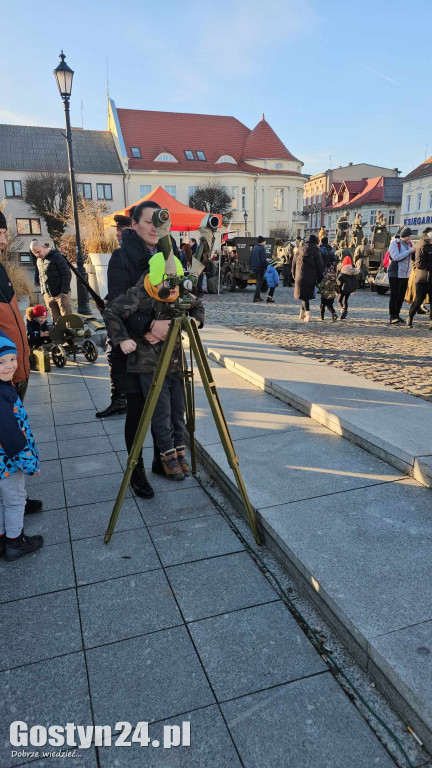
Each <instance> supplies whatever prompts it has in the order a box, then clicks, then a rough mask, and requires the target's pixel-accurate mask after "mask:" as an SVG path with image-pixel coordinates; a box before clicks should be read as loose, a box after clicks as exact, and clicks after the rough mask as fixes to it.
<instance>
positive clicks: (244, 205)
mask: <svg viewBox="0 0 432 768" xmlns="http://www.w3.org/2000/svg"><path fill="white" fill-rule="evenodd" d="M241 207H242V211H245V210H246V187H242V188H241Z"/></svg>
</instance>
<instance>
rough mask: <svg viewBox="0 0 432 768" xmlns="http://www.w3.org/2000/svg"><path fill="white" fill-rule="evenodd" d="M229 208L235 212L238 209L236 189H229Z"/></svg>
mask: <svg viewBox="0 0 432 768" xmlns="http://www.w3.org/2000/svg"><path fill="white" fill-rule="evenodd" d="M231 207H232V208H233V209H234V210H235V209H236V208H238V203H237V187H231Z"/></svg>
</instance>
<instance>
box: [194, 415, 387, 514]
mask: <svg viewBox="0 0 432 768" xmlns="http://www.w3.org/2000/svg"><path fill="white" fill-rule="evenodd" d="M222 404H223V401H222ZM197 440H198V441H199V442H200V440H201V428H200V425H199V423H198V428H197ZM234 446H235V450H236V453H237V455H238V457H239V460H240V465H239V466H240V471H241V473H242V476H243V480H244V482H245V484H246V488H247V489H248V493H249V497H250V500H251V503H252V505H253V506H254V507H256V508H257V509H263V508H265V507H270V506H275V505H277V504H281V503H283V502H291V501H299V500H301V499H308V498H314V497H316V496H323V495H326V494H328V493H335V492H340V491H349V490H352V489H354V488H359V487H366V486H368V485H375V484H379V483H385V482H390V481H393V480H396V479H397V478H398V477H401V475H400V473H397V472H396V470H395V469H393V468H392V467H390V466H389V465H388V464H385V463H384V462H381V461H380V460H379V459H377V458H376V457H375V456H372V455H371V454H368V453H366V452H365V451H363V450H362V449H361V448H358V447H357V446H354V445H352V444H351V443H349V442H347V441H346V440H344V439H343V438H342V437H339V436H337V435H335V434H333V433H332V432H329V431H328V430H326V429H324V428H322V427H318V428H317V429H316V431H315V433H314V434H310V433H306V434H305V433H304V432H303V431H302V430H296V431H293V432H281V433H280V434H277V435H275V434H272V435H267V437H263V438H249V439H247V440H236V441H235V442H234ZM205 451H206V453H207V455H208V456H209V457H210V459H211V460H212V461H213V462H214V463H215V464H216V465H217V466H218V467H219V468H220V470H221V471H222V473H223V474H224V475H225V476H227V477H228V478H229V479H230V480H232V483H235V480H234V475H233V474H232V471H231V469H230V468H229V465H228V461H227V459H226V456H225V452H224V449H223V447H222V445H220V444H214V445H209V446H206V447H205ZM257 481H258V482H257Z"/></svg>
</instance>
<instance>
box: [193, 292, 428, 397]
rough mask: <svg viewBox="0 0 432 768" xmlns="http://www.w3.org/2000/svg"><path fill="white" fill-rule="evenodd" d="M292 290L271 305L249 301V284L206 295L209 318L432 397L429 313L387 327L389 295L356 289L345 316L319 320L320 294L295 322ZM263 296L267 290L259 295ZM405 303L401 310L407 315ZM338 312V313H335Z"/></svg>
mask: <svg viewBox="0 0 432 768" xmlns="http://www.w3.org/2000/svg"><path fill="white" fill-rule="evenodd" d="M293 291H294V289H293V288H283V287H282V286H279V287H278V288H277V289H276V292H275V301H276V303H275V304H267V303H266V302H265V301H263V303H262V304H253V303H252V298H253V291H252V288H247V289H246V290H245V291H236V292H235V293H224V294H222V295H221V296H215V295H208V296H206V297H205V303H206V310H207V322H208V323H214V324H221V323H222V324H223V325H227V326H229V327H230V328H233V329H235V330H237V331H244V332H245V333H249V334H251V335H252V336H255V337H257V338H258V339H261V340H262V341H267V342H270V343H272V344H276V345H277V346H279V347H283V348H284V349H289V350H291V351H292V352H296V353H299V354H301V355H306V356H307V357H312V358H314V359H315V360H319V361H320V362H323V363H327V364H328V365H335V366H336V367H338V368H342V369H343V370H344V371H348V372H349V373H356V374H358V375H359V376H364V377H365V378H367V379H373V381H379V382H381V383H382V384H387V385H388V386H390V387H393V388H394V389H399V390H401V391H403V392H408V393H409V394H412V395H416V396H417V397H422V398H423V399H425V400H429V401H432V354H431V351H432V332H431V331H429V330H428V328H429V317H428V316H427V315H417V316H416V317H415V319H414V328H413V329H412V330H410V329H408V328H406V327H405V326H404V325H397V326H394V325H389V322H388V321H389V315H388V302H389V299H388V295H385V296H379V295H378V294H376V293H372V292H371V291H369V290H358V291H357V292H356V293H355V294H354V295H353V296H351V298H350V306H349V313H348V317H347V319H346V320H344V321H342V322H341V321H337V322H336V323H333V322H332V321H331V319H330V315H329V314H328V313H327V312H326V317H325V320H324V322H321V320H320V319H319V297H318V298H317V299H316V300H315V301H312V302H311V322H310V323H304V322H301V321H299V319H298V313H299V309H300V302H298V301H295V300H294V298H293ZM262 295H263V298H264V299H265V296H266V294H262ZM407 308H408V305H407V304H405V305H404V307H403V309H402V316H403V317H405V316H406V315H407ZM339 314H340V312H339Z"/></svg>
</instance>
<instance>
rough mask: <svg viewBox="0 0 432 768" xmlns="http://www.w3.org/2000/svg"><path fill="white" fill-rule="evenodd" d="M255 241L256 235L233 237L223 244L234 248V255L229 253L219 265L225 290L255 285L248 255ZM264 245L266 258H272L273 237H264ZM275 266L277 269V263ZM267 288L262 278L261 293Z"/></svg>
mask: <svg viewBox="0 0 432 768" xmlns="http://www.w3.org/2000/svg"><path fill="white" fill-rule="evenodd" d="M257 242H258V239H257V238H256V237H233V238H232V239H231V240H227V241H226V243H225V245H230V246H231V247H232V248H235V250H236V253H235V254H234V255H232V254H230V255H229V256H228V257H226V258H225V260H224V262H223V264H222V267H221V284H222V285H224V286H225V288H226V290H227V291H235V289H236V288H239V290H241V291H243V290H244V289H245V288H247V286H248V285H255V283H256V279H255V273H254V271H253V270H252V269H251V268H250V256H251V252H252V248H253V247H254V245H256V244H257ZM264 247H265V249H266V253H267V258H269V259H270V258H274V256H273V252H275V251H276V247H275V241H274V238H272V237H269V238H268V239H266V245H265V246H264ZM281 266H282V265H281ZM276 268H277V269H279V265H277V267H276ZM267 288H268V286H267V283H266V281H265V280H263V282H262V285H261V291H262V293H264V292H265V291H266V290H267Z"/></svg>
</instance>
